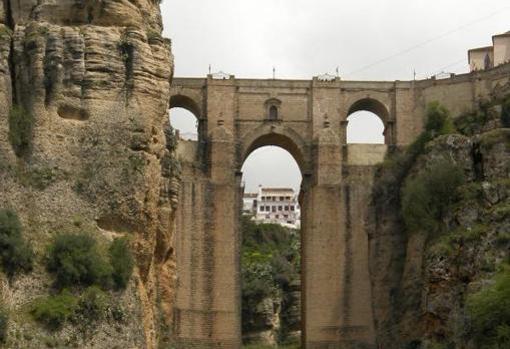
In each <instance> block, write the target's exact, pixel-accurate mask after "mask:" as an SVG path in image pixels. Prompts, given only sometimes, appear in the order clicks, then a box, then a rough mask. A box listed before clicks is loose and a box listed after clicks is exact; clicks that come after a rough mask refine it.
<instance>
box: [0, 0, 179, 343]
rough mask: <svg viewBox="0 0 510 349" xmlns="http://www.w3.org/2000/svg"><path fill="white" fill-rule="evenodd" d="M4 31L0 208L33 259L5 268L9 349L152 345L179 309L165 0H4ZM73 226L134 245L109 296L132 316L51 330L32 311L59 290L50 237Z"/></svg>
mask: <svg viewBox="0 0 510 349" xmlns="http://www.w3.org/2000/svg"><path fill="white" fill-rule="evenodd" d="M0 23H1V24H0V193H1V196H0V208H9V209H11V210H13V211H15V212H17V214H18V215H19V217H20V219H21V222H22V225H23V234H24V236H25V238H26V239H27V240H29V241H30V242H31V243H32V245H33V246H34V250H35V255H36V263H35V266H34V270H33V272H32V273H29V274H27V275H19V276H16V277H14V278H13V279H8V278H7V277H6V276H5V275H4V274H2V273H0V282H1V284H0V287H1V288H0V293H1V298H2V299H3V301H4V303H5V304H4V306H5V307H6V308H8V309H9V313H10V314H11V316H10V319H11V320H10V323H9V326H8V334H9V336H8V342H7V347H9V348H40V347H42V346H43V344H44V343H46V344H48V343H49V344H48V345H50V344H51V345H54V346H58V347H60V346H71V345H75V346H78V347H80V348H88V347H95V348H155V347H156V345H157V343H158V342H161V343H163V342H165V340H166V339H165V337H166V333H167V329H168V326H169V325H170V324H169V323H167V321H168V319H171V316H170V315H171V313H172V298H173V284H174V274H175V273H174V260H173V246H172V233H173V214H174V209H175V203H176V202H175V201H176V192H177V190H178V188H177V184H176V183H177V181H176V180H175V178H176V176H178V173H177V169H176V167H175V165H174V162H173V151H174V139H173V134H172V132H171V130H170V129H169V125H168V117H167V109H168V104H169V90H170V82H171V79H172V74H173V57H172V54H171V48H170V41H169V40H167V39H164V38H162V37H161V31H162V22H161V17H160V12H159V1H157V0H84V1H78V0H58V1H56V0H4V1H2V2H0ZM15 110H18V111H21V112H18V113H15V112H14V111H15ZM20 115H21V116H20ZM20 118H21V119H23V120H21V119H20ZM20 120H21V121H20ZM20 122H21V125H23V128H22V132H21V133H20V134H15V133H16V132H18V133H19V128H18V129H16V128H15V127H14V125H20ZM79 230H86V231H87V232H90V233H91V234H93V235H94V237H95V238H96V239H97V240H98V241H100V242H104V243H106V242H108V241H111V240H112V239H113V238H114V237H117V236H127V237H129V239H130V241H131V248H132V250H133V252H134V253H135V256H136V267H135V273H134V276H133V277H132V281H131V282H130V284H129V286H128V288H127V290H126V291H124V292H119V293H116V294H115V295H114V298H115V299H117V300H118V306H119V307H121V308H122V309H123V311H124V313H125V318H126V319H128V321H125V322H122V323H115V322H110V321H108V322H106V321H105V322H104V323H102V324H100V325H99V326H98V327H97V328H96V329H95V330H94V332H93V333H92V334H90V333H89V335H88V336H82V334H81V333H80V332H79V331H78V330H77V329H75V328H74V327H73V326H67V327H65V328H64V329H63V330H61V331H59V332H48V331H47V330H44V329H42V328H41V327H40V326H37V324H35V323H34V322H33V321H31V320H29V316H28V314H27V306H28V305H29V304H30V303H31V302H32V301H34V299H36V298H38V297H40V296H44V295H46V294H48V293H50V292H51V283H52V279H51V276H50V275H48V273H47V272H46V270H45V268H44V267H43V266H42V264H43V263H42V260H43V256H44V254H45V250H46V248H47V244H48V243H49V241H50V240H51V239H52V237H53V236H55V235H56V234H59V233H62V232H74V231H79ZM165 319H166V320H165ZM50 339H51V340H50Z"/></svg>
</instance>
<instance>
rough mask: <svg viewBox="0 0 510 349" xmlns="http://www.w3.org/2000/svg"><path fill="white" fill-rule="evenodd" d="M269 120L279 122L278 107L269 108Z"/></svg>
mask: <svg viewBox="0 0 510 349" xmlns="http://www.w3.org/2000/svg"><path fill="white" fill-rule="evenodd" d="M269 120H278V107H277V106H276V105H272V106H270V107H269Z"/></svg>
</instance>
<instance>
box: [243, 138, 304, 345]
mask: <svg viewBox="0 0 510 349" xmlns="http://www.w3.org/2000/svg"><path fill="white" fill-rule="evenodd" d="M266 143H267V142H264V140H261V142H260V143H256V144H255V145H254V147H253V148H254V149H255V150H252V151H251V152H250V155H249V156H248V157H247V158H246V160H245V161H244V163H243V166H242V173H243V180H242V189H243V193H244V194H243V209H242V210H243V211H242V215H241V218H240V220H241V221H240V224H239V229H240V234H241V258H240V260H241V310H242V314H241V317H242V338H243V347H245V348H273V347H275V348H276V347H279V348H281V347H283V348H300V343H301V229H300V228H301V216H300V213H301V212H300V205H299V192H300V186H301V181H302V175H301V170H300V166H299V164H298V162H297V161H296V160H295V157H293V155H291V152H292V153H293V154H296V153H295V150H296V149H292V147H287V146H285V144H282V147H280V146H274V145H270V146H264V145H263V144H266ZM267 144H275V142H268V143H267ZM283 147H285V148H286V149H289V150H290V151H287V150H284V148H283ZM296 155H297V154H296ZM298 161H299V160H298Z"/></svg>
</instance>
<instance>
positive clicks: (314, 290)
mask: <svg viewBox="0 0 510 349" xmlns="http://www.w3.org/2000/svg"><path fill="white" fill-rule="evenodd" d="M509 72H510V69H509V66H508V65H505V66H501V67H499V68H495V69H492V70H490V71H486V72H479V73H472V74H466V75H459V76H452V77H451V78H449V79H443V80H435V79H429V80H423V81H405V82H403V81H393V82H375V81H342V80H340V79H334V80H331V81H321V80H320V79H318V78H314V79H313V80H312V81H299V80H248V79H236V78H235V77H233V76H230V77H226V78H225V79H214V78H213V77H212V76H208V77H207V78H205V79H199V78H175V79H174V81H173V87H172V93H171V95H172V97H171V101H170V106H171V107H182V108H186V109H188V110H189V111H191V112H192V113H193V114H194V115H195V116H196V117H197V119H198V120H199V140H198V142H181V144H180V145H179V149H178V153H179V157H180V160H181V163H182V165H183V182H182V187H181V200H180V207H179V210H178V213H177V214H178V217H177V220H176V222H177V223H176V224H177V229H176V232H177V233H176V243H175V248H176V254H177V265H178V266H177V268H178V287H177V294H176V305H175V312H174V321H173V323H174V334H175V335H176V337H177V338H176V339H177V342H178V344H179V346H178V347H179V348H232V349H239V348H240V346H241V304H240V300H241V287H240V241H241V239H240V236H239V230H238V226H239V214H240V204H241V196H242V190H241V175H242V174H241V172H240V171H241V168H242V165H243V162H244V160H245V159H246V158H247V157H248V155H249V154H250V153H251V152H252V151H254V150H256V149H257V148H259V147H262V146H266V145H276V146H279V147H282V148H283V149H285V150H287V151H288V152H289V153H290V154H292V156H293V157H294V158H295V160H296V162H297V163H298V165H299V167H300V170H301V172H302V175H303V182H302V189H301V195H300V201H301V206H302V233H301V234H302V236H301V240H302V275H301V279H302V336H303V345H304V347H305V348H307V349H319V348H320V349H322V348H324V349H326V348H327V349H339V348H375V347H376V335H375V328H374V317H373V307H374V306H377V305H374V304H373V302H372V299H373V298H372V288H371V278H374V277H377V275H371V273H370V269H369V249H370V239H369V236H368V234H367V227H366V222H368V221H369V220H370V217H369V215H370V210H369V205H370V199H371V188H372V183H373V181H374V174H375V165H376V164H377V163H380V162H381V161H382V160H383V158H384V156H385V154H386V152H387V150H388V149H391V148H392V147H400V146H405V145H407V144H409V143H410V142H412V141H413V140H414V138H415V137H416V136H417V135H418V134H419V133H420V132H421V130H422V125H423V123H424V116H425V109H426V105H427V104H428V103H429V102H431V101H439V102H441V103H442V104H444V105H445V106H446V107H448V108H449V109H450V111H451V112H452V114H453V115H456V114H459V113H460V112H462V111H465V110H469V109H471V108H472V107H473V106H474V105H475V104H476V103H477V101H478V100H479V98H482V97H487V96H489V94H490V93H491V91H493V90H494V89H497V88H498V86H499V85H502V84H504V83H506V82H507V81H508V76H509ZM361 110H366V111H370V112H373V113H375V114H377V115H378V116H379V117H380V118H381V120H382V121H383V123H384V125H385V140H386V144H383V145H356V144H349V145H347V144H346V129H347V118H348V117H349V115H351V114H352V113H354V112H357V111H361Z"/></svg>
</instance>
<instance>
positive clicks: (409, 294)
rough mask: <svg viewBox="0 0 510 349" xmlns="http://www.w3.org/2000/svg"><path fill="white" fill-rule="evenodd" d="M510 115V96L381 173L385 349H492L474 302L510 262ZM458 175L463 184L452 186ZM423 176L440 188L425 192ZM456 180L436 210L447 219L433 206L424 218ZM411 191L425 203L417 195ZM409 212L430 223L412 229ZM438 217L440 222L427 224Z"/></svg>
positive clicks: (380, 286)
mask: <svg viewBox="0 0 510 349" xmlns="http://www.w3.org/2000/svg"><path fill="white" fill-rule="evenodd" d="M507 87H508V86H507ZM506 91H507V93H508V89H507V90H506ZM505 105H507V106H506V107H505ZM505 108H506V110H505ZM507 112H508V97H507V98H506V101H505V98H502V97H501V96H494V98H493V100H491V101H480V106H479V107H478V108H477V109H476V110H474V111H472V112H469V113H466V114H464V115H460V116H457V118H456V119H455V120H454V124H455V128H456V130H453V129H452V130H449V131H448V132H444V133H446V134H444V135H440V136H437V134H436V135H433V136H430V135H428V136H427V137H425V136H423V135H422V137H421V138H420V139H418V141H416V142H415V143H414V144H413V145H411V146H410V149H408V150H407V152H404V153H402V152H398V151H397V152H396V153H395V154H393V155H392V156H390V158H389V159H388V160H387V162H386V163H385V164H384V165H383V166H381V168H380V169H379V172H378V179H377V181H376V186H375V189H374V205H373V214H374V217H375V221H374V220H372V221H371V229H370V231H371V236H370V263H371V275H372V285H373V294H374V300H373V305H374V313H375V319H376V320H375V321H376V328H377V331H378V341H379V345H380V346H381V347H382V348H463V349H464V348H468V349H471V348H472V349H475V348H481V347H482V346H481V345H482V344H480V342H477V338H476V326H475V325H476V324H475V322H476V321H477V319H476V317H475V316H473V314H472V311H470V309H469V306H468V303H469V300H470V299H472V298H473V296H474V295H475V294H477V293H479V292H480V291H481V290H484V289H486V288H487V287H489V285H492V284H493V283H494V279H495V278H497V275H498V274H499V273H500V272H501V269H504V268H505V264H506V263H508V262H509V260H510V259H509V258H510V254H509V251H510V236H509V232H510V215H509V212H510V211H509V208H510V182H509V178H510V142H509V141H510V129H508V128H505V126H506V127H508V125H506V124H505V122H506V121H505V115H506V114H505V113H507ZM423 140H426V141H423ZM418 148H421V149H420V150H419V151H417V149H418ZM441 168H443V169H444V168H448V170H445V171H442V170H441ZM456 171H458V172H457V173H458V174H459V177H458V178H459V182H458V183H457V184H451V183H453V182H452V178H454V177H455V176H456V175H455V174H454V172H456ZM441 173H442V174H441ZM434 177H435V178H436V182H434V179H431V178H434ZM420 178H421V179H425V180H426V181H429V183H435V184H434V185H433V186H432V188H429V189H423V188H422V187H421V185H423V183H422V182H420ZM446 182H448V183H449V184H447V185H445V194H444V195H443V194H441V195H443V196H442V197H441V201H440V202H437V203H435V204H434V206H433V207H431V208H432V209H436V208H439V209H438V211H437V212H434V213H433V214H431V210H428V208H427V207H426V206H425V208H427V209H426V210H423V211H420V210H419V208H420V207H424V206H423V205H422V204H421V203H420V202H419V201H422V202H423V201H427V200H428V196H427V195H429V194H430V193H431V192H432V194H430V195H439V196H441V195H440V194H438V193H440V191H441V189H440V187H441V185H443V184H444V183H446ZM410 190H414V192H415V193H418V194H419V195H415V196H412V195H409V191H410ZM410 197H412V198H413V199H414V201H409V198H410ZM417 202H418V204H417ZM432 202H433V201H432ZM408 205H413V206H412V212H413V213H414V214H416V215H421V217H418V218H417V219H418V221H419V222H420V223H421V224H419V225H413V224H409V223H412V222H409V220H410V218H409V217H407V216H406V209H407V207H406V206H408ZM429 214H431V217H432V218H433V219H431V220H429V221H427V220H425V219H424V217H425V216H428V215H429ZM505 277H506V278H508V274H506V276H505ZM500 320H501V321H503V322H504V321H506V320H504V318H503V317H500ZM493 325H494V326H496V324H493ZM501 340H503V339H501ZM483 341H484V342H485V345H487V346H486V347H487V348H489V347H490V348H499V347H501V346H489V345H493V344H494V343H492V342H490V339H489V338H488V337H487V339H486V340H483ZM484 348H485V347H484Z"/></svg>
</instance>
